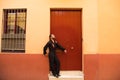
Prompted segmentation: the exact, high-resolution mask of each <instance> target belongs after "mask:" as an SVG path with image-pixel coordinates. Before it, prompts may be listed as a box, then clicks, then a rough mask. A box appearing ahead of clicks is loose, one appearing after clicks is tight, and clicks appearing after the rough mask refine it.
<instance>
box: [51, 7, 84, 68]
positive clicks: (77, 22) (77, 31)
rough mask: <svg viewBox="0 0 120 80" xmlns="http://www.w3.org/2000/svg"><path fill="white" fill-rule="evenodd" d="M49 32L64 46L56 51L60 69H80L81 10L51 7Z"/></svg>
mask: <svg viewBox="0 0 120 80" xmlns="http://www.w3.org/2000/svg"><path fill="white" fill-rule="evenodd" d="M50 16H51V33H53V34H55V36H56V39H57V41H58V42H59V43H60V44H61V45H62V46H63V47H65V48H66V50H67V53H66V54H65V53H63V52H60V51H58V52H57V55H58V57H59V59H60V62H61V69H62V70H82V27H81V26H82V10H68V9H67V10H65V9H63V10H62V9H51V14H50Z"/></svg>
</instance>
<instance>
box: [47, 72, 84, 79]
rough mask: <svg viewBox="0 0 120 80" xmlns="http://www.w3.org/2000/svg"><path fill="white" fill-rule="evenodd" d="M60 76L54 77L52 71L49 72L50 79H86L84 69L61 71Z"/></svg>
mask: <svg viewBox="0 0 120 80" xmlns="http://www.w3.org/2000/svg"><path fill="white" fill-rule="evenodd" d="M60 75H61V76H60V77H59V78H56V77H54V76H53V75H52V74H51V72H50V74H48V77H49V80H84V75H83V72H82V71H60Z"/></svg>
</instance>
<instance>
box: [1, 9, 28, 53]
mask: <svg viewBox="0 0 120 80" xmlns="http://www.w3.org/2000/svg"><path fill="white" fill-rule="evenodd" d="M26 13H27V10H26V9H4V10H3V15H4V16H3V29H2V30H3V31H2V43H1V48H2V50H1V51H2V52H6V51H7V52H25V34H26Z"/></svg>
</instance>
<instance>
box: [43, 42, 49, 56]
mask: <svg viewBox="0 0 120 80" xmlns="http://www.w3.org/2000/svg"><path fill="white" fill-rule="evenodd" d="M48 47H49V42H48V43H47V44H46V45H45V46H44V48H43V54H44V55H45V54H47V52H46V50H47V48H48Z"/></svg>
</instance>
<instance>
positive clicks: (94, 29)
mask: <svg viewBox="0 0 120 80" xmlns="http://www.w3.org/2000/svg"><path fill="white" fill-rule="evenodd" d="M8 8H27V26H26V30H27V31H26V53H32V54H40V53H42V50H43V46H44V45H45V44H46V42H47V40H48V35H49V33H50V8H82V10H83V15H82V16H83V18H82V21H83V22H82V29H83V53H85V54H88V53H97V50H98V13H97V12H98V11H97V0H29V1H27V0H19V1H18V0H11V1H9V0H6V1H4V0H1V2H0V17H1V18H0V29H1V27H2V23H1V22H2V9H8ZM0 31H1V30H0ZM0 37H1V36H0ZM0 42H1V41H0Z"/></svg>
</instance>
